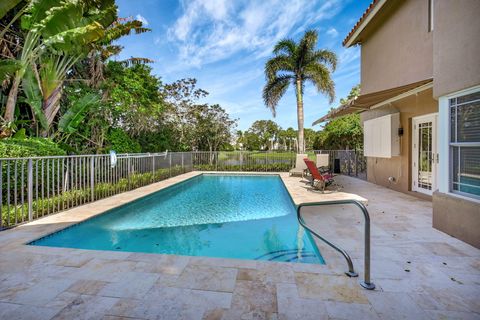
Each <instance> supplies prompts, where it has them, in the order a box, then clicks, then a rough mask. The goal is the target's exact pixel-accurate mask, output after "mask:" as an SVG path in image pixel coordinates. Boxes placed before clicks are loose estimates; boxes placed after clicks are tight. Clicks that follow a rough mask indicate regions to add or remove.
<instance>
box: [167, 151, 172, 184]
mask: <svg viewBox="0 0 480 320" xmlns="http://www.w3.org/2000/svg"><path fill="white" fill-rule="evenodd" d="M168 155H169V157H168V168H169V172H170V178H171V177H172V154H171V153H169V154H168Z"/></svg>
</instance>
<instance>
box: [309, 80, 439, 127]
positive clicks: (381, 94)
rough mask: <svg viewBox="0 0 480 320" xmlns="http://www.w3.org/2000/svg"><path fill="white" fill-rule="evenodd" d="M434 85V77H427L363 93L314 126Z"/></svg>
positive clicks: (387, 102) (372, 107) (390, 101)
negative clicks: (398, 85)
mask: <svg viewBox="0 0 480 320" xmlns="http://www.w3.org/2000/svg"><path fill="white" fill-rule="evenodd" d="M432 87H433V79H426V80H422V81H418V82H414V83H410V84H407V85H404V86H400V87H395V88H391V89H386V90H382V91H377V92H372V93H367V94H363V95H360V96H358V97H356V98H355V99H352V100H350V101H348V102H347V103H346V104H343V105H341V106H339V107H338V108H335V109H332V110H330V112H329V113H328V114H326V115H325V116H323V117H321V118H320V119H318V120H317V121H315V122H314V123H313V124H312V126H314V125H316V124H319V123H322V122H325V121H327V120H331V119H334V118H339V117H341V116H345V115H347V114H351V113H359V112H363V111H367V110H371V109H375V108H378V107H381V106H384V105H386V104H389V103H392V102H394V101H397V100H400V99H403V98H406V97H408V96H410V95H412V94H416V93H418V92H421V91H424V90H427V89H430V88H432Z"/></svg>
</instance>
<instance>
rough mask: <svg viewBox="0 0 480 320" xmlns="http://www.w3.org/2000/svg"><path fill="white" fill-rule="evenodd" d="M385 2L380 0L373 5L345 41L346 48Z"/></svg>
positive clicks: (385, 0)
mask: <svg viewBox="0 0 480 320" xmlns="http://www.w3.org/2000/svg"><path fill="white" fill-rule="evenodd" d="M386 2H387V0H380V1H379V2H378V3H377V4H376V5H375V7H374V8H373V10H372V11H370V12H369V14H368V15H367V18H366V19H365V20H363V21H362V23H361V24H360V25H359V26H358V27H357V28H356V30H355V32H354V33H353V34H352V35H351V36H350V38H348V41H347V42H346V43H345V45H344V47H346V48H348V47H350V46H351V45H352V44H353V42H354V41H355V40H356V39H357V37H358V35H359V34H360V33H361V32H362V31H363V29H365V27H366V26H367V25H368V23H369V22H370V20H372V19H373V17H374V16H375V15H376V14H377V13H378V11H380V9H381V8H382V7H383V5H384V4H385V3H386Z"/></svg>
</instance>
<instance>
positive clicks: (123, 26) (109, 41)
mask: <svg viewBox="0 0 480 320" xmlns="http://www.w3.org/2000/svg"><path fill="white" fill-rule="evenodd" d="M150 31H151V29H149V28H145V27H144V26H143V23H142V22H141V21H139V20H134V19H131V18H118V19H117V20H116V21H115V22H114V23H112V24H111V25H110V26H109V27H108V28H107V29H106V31H105V35H104V37H103V38H102V39H100V40H99V41H97V42H96V43H94V45H93V50H91V51H90V53H89V54H88V69H89V70H88V72H89V78H90V84H91V85H92V86H93V87H98V86H99V85H100V83H101V82H102V81H103V80H105V76H104V73H105V68H106V65H105V63H106V61H107V60H108V59H109V58H110V57H112V56H115V55H118V54H119V53H120V52H121V51H122V49H123V47H122V46H120V45H118V44H114V41H115V40H118V39H120V38H121V37H124V36H128V35H130V34H132V33H135V34H142V33H145V32H150ZM117 62H118V63H120V64H121V65H122V66H124V67H130V66H132V65H135V64H147V63H152V62H153V60H150V59H148V58H139V57H131V58H129V59H125V60H121V61H117Z"/></svg>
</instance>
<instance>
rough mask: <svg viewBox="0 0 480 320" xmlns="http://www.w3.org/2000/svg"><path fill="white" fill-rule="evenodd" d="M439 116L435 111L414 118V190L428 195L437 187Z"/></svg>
mask: <svg viewBox="0 0 480 320" xmlns="http://www.w3.org/2000/svg"><path fill="white" fill-rule="evenodd" d="M437 118H438V115H437V114H436V113H435V114H429V115H425V116H421V117H415V118H413V119H412V127H413V134H412V148H413V150H412V151H413V152H412V175H413V176H412V190H413V191H417V192H422V193H425V194H428V195H431V194H432V192H433V191H435V190H436V188H437V187H436V182H437V166H438V153H437Z"/></svg>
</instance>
